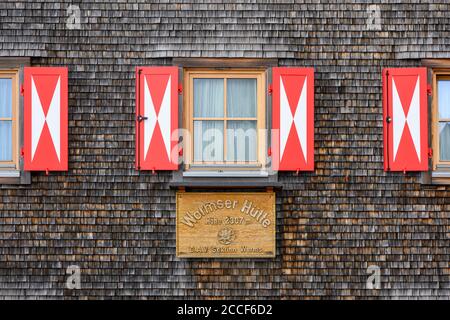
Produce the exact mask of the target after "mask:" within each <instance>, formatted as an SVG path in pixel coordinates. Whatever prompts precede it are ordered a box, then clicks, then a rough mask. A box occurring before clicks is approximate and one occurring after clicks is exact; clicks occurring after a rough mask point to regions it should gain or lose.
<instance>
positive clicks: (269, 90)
mask: <svg viewBox="0 0 450 320" xmlns="http://www.w3.org/2000/svg"><path fill="white" fill-rule="evenodd" d="M272 92H273V87H272V84H271V83H270V84H269V88H268V89H267V93H268V94H269V95H272Z"/></svg>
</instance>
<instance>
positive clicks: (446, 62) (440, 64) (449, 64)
mask: <svg viewBox="0 0 450 320" xmlns="http://www.w3.org/2000/svg"><path fill="white" fill-rule="evenodd" d="M422 65H423V66H424V67H428V68H450V59H422Z"/></svg>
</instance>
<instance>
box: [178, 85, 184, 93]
mask: <svg viewBox="0 0 450 320" xmlns="http://www.w3.org/2000/svg"><path fill="white" fill-rule="evenodd" d="M182 93H183V85H182V84H181V83H180V84H178V94H182Z"/></svg>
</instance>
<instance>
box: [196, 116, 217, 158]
mask: <svg viewBox="0 0 450 320" xmlns="http://www.w3.org/2000/svg"><path fill="white" fill-rule="evenodd" d="M194 161H221V162H222V161H223V121H194Z"/></svg>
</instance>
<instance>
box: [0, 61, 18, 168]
mask: <svg viewBox="0 0 450 320" xmlns="http://www.w3.org/2000/svg"><path fill="white" fill-rule="evenodd" d="M19 71H20V70H19V69H18V68H13V69H0V79H11V80H12V86H11V89H12V95H11V104H12V105H11V108H12V110H11V116H12V117H11V118H0V121H2V120H5V121H11V122H12V158H13V159H12V160H11V161H2V160H0V170H1V171H5V170H19V169H20V164H19V144H20V142H19Z"/></svg>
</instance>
